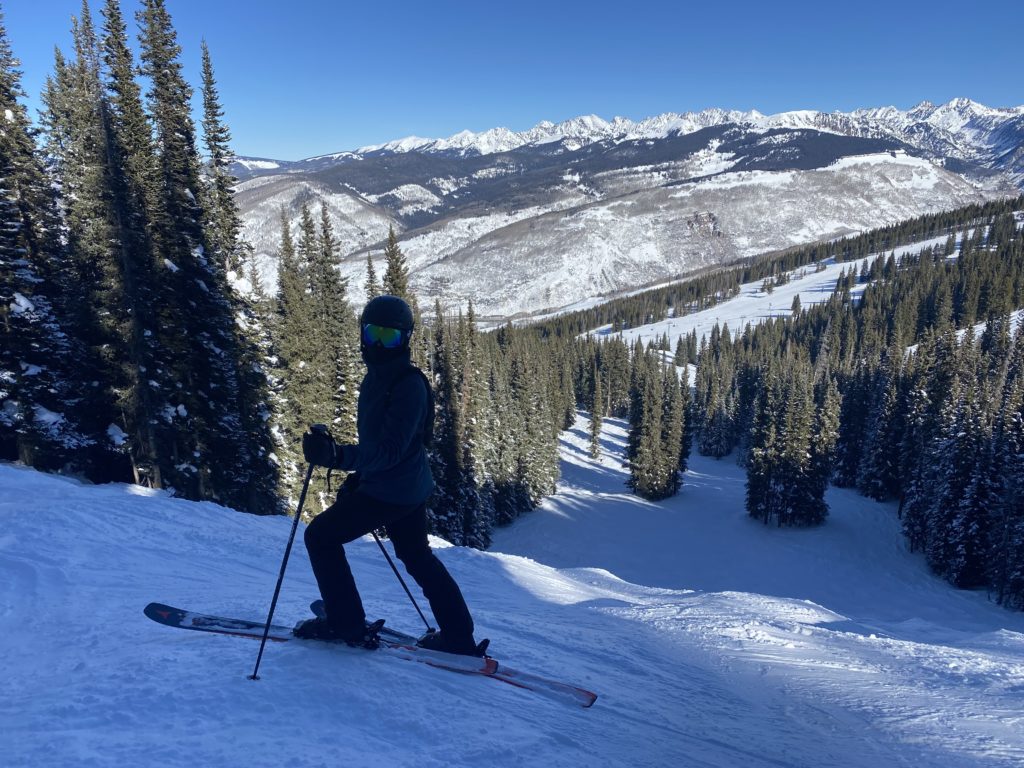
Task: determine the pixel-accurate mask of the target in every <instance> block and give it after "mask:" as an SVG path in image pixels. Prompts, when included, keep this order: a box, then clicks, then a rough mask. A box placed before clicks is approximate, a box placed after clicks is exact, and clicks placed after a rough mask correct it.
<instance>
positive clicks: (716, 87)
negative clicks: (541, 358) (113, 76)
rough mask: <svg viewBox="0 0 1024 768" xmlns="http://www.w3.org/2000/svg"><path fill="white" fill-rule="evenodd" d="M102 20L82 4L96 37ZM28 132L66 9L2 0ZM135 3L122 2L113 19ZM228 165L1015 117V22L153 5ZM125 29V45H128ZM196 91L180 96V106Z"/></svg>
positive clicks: (953, 16) (749, 6)
mask: <svg viewBox="0 0 1024 768" xmlns="http://www.w3.org/2000/svg"><path fill="white" fill-rule="evenodd" d="M102 4H103V0H91V5H92V8H93V12H94V14H95V15H96V17H97V20H99V9H100V7H101V6H102ZM0 7H2V8H3V12H4V16H5V21H6V25H7V30H8V34H9V37H10V39H11V44H12V46H13V48H14V51H15V54H16V55H17V56H18V57H19V58H20V59H21V60H22V69H23V70H24V85H25V88H26V90H27V91H28V93H29V96H30V99H31V106H32V108H33V114H34V113H35V108H36V107H37V105H38V95H39V92H40V90H41V88H42V85H43V82H44V80H45V78H46V75H47V74H48V73H49V72H50V70H51V69H52V65H53V47H54V45H59V46H61V48H63V49H64V50H65V51H67V50H68V48H69V37H70V36H69V31H68V30H69V28H70V21H69V20H70V17H71V15H72V14H76V13H78V11H79V9H80V7H81V0H31V1H30V0H0ZM137 7H138V2H137V0H122V9H123V11H124V13H125V16H126V17H127V18H129V19H131V16H132V14H133V12H134V10H135V9H136V8H137ZM167 7H168V9H169V10H170V13H171V15H172V18H173V19H174V23H175V27H176V29H177V31H178V36H179V42H180V43H181V45H182V48H183V61H184V63H185V65H186V72H187V74H188V76H189V78H190V80H191V81H192V82H193V84H195V85H198V69H199V66H198V65H199V44H200V40H201V39H202V38H204V37H205V39H206V40H207V42H208V44H209V46H210V49H211V54H212V56H213V63H214V68H215V71H216V74H217V80H218V86H219V89H220V92H221V98H222V101H223V103H224V107H225V111H226V119H227V122H228V124H229V126H230V127H231V130H232V133H233V136H234V142H233V145H234V149H235V151H236V152H238V153H239V154H244V155H258V156H263V157H273V158H277V159H286V160H293V159H299V158H302V157H309V156H312V155H317V154H325V153H328V152H334V151H340V150H345V149H354V148H356V147H359V146H362V145H366V144H375V143H381V142H384V141H388V140H390V139H395V138H400V137H403V136H407V135H418V136H427V137H442V136H449V135H451V134H453V133H456V132H458V131H460V130H463V129H469V130H473V131H481V130H485V129H487V128H493V127H495V126H499V125H501V126H506V127H508V128H510V129H512V130H524V129H526V128H529V127H531V126H533V125H535V124H536V123H538V122H539V121H541V120H552V121H555V122H557V121H559V120H564V119H567V118H570V117H575V116H577V115H581V114H591V113H593V114H597V115H600V116H601V117H604V118H606V119H610V118H612V117H614V116H615V115H623V116H625V117H630V118H633V119H638V118H642V117H647V116H650V115H655V114H659V113H662V112H669V111H675V112H683V111H687V110H699V109H703V108H706V107H723V108H726V109H758V110H760V111H762V112H765V113H772V112H779V111H783V110H789V109H820V110H834V109H840V110H848V109H854V108H857V107H864V106H882V105H888V104H893V105H895V106H898V107H901V108H907V107H910V106H912V105H914V104H916V103H918V102H919V101H922V100H925V99H927V100H929V101H933V102H942V101H948V100H949V99H951V98H954V97H957V96H968V97H970V98H973V99H975V100H976V101H980V102H982V103H984V104H988V105H990V106H1017V105H1020V104H1024V60H1022V58H1021V53H1020V51H1021V46H1022V39H1021V30H1022V29H1024V2H1021V0H980V1H979V2H975V3H971V4H967V3H964V2H962V1H961V2H949V1H948V0H931V1H926V0H913V1H912V2H908V1H906V0H888V2H879V1H878V0H860V1H859V2H856V3H849V4H847V3H829V2H822V1H821V0H816V1H815V2H803V1H800V2H785V0H778V1H777V2H774V3H765V2H747V1H746V0H735V1H734V2H721V3H712V2H707V1H704V2H700V3H690V2H686V0H676V1H675V2H661V1H659V2H644V1H643V0H634V1H633V2H630V1H629V0H620V1H619V2H604V0H590V1H589V2H578V1H577V0H547V1H546V2H538V1H537V0H518V1H517V2H515V3H500V4H499V3H489V2H482V1H480V0H478V1H477V2H455V1H454V0H430V2H425V1H424V0H419V1H418V2H407V1H406V0H388V2H386V3H381V4H378V3H366V2H359V3H356V2H340V1H339V0H289V1H288V2H285V0H273V1H271V0H167ZM135 29H136V27H135V24H134V21H131V22H130V23H129V30H130V31H131V32H133V33H134V31H135ZM197 90H198V89H197Z"/></svg>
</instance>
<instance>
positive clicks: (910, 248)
mask: <svg viewBox="0 0 1024 768" xmlns="http://www.w3.org/2000/svg"><path fill="white" fill-rule="evenodd" d="M947 240H948V236H946V235H943V236H941V237H936V238H932V239H930V240H925V241H922V242H918V243H914V244H911V245H906V246H901V247H898V248H894V249H892V250H889V251H886V252H885V253H883V254H877V253H876V254H871V255H870V256H866V257H864V258H863V259H856V260H853V261H844V262H836V261H831V260H829V261H826V262H823V265H824V270H823V271H821V272H816V271H815V270H816V266H815V265H814V264H810V265H808V266H806V267H801V268H800V269H797V270H795V271H793V272H790V273H789V276H790V279H789V282H788V283H785V284H783V285H778V286H775V287H774V289H773V290H772V292H771V293H766V292H764V291H762V290H761V286H762V284H763V283H764V281H763V280H757V281H755V282H752V283H745V284H743V285H742V286H740V292H739V295H737V296H735V297H733V298H731V299H729V300H727V301H723V302H722V303H720V304H718V305H716V306H713V307H709V308H708V309H704V310H701V311H699V312H693V313H690V314H683V315H679V316H678V317H670V318H668V319H666V320H661V321H659V322H657V323H650V324H647V325H641V326H637V327H635V328H630V329H628V330H625V331H621V332H620V333H619V335H620V336H621V338H622V339H623V340H624V341H625V342H626V343H627V344H629V345H632V344H633V343H634V342H635V341H636V339H638V338H639V339H642V340H643V342H644V343H645V344H646V343H647V342H649V341H655V342H657V341H659V340H661V338H662V336H663V335H665V334H668V337H669V342H670V343H671V344H672V349H673V350H675V345H676V342H677V341H678V339H679V337H680V336H686V335H688V334H689V333H691V332H692V331H696V333H697V341H698V343H699V342H700V339H701V337H703V336H710V335H711V330H712V329H713V328H714V327H715V325H716V324H717V325H719V326H725V325H728V326H729V332H730V333H731V334H733V336H734V337H735V336H736V335H737V334H740V333H742V332H743V328H744V327H746V325H747V324H748V323H749V324H751V325H759V324H761V323H763V322H764V321H765V320H769V319H771V318H773V317H787V316H789V315H790V314H791V311H792V306H793V299H794V297H796V296H799V297H800V306H801V308H802V309H807V308H808V307H810V306H813V305H814V304H821V303H824V302H826V301H828V300H829V298H830V297H831V296H832V293H833V292H834V291H835V287H836V283H837V282H838V280H839V275H840V274H841V273H842V272H843V271H845V272H846V273H847V274H849V273H850V270H851V269H852V270H855V271H856V273H857V274H859V273H860V270H861V267H862V266H863V265H865V264H866V265H868V266H870V265H871V263H872V262H874V260H875V259H877V258H879V256H882V257H888V256H889V255H890V254H892V253H895V255H896V258H897V259H899V258H901V257H903V256H905V255H907V254H912V253H918V252H920V251H922V250H924V249H926V248H941V247H943V246H944V245H945V244H946V241H947ZM865 287H866V286H865V285H864V284H859V285H856V286H854V288H853V289H852V290H851V291H850V294H851V296H853V297H857V296H859V295H860V294H861V293H863V292H864V288H865ZM610 332H611V326H604V327H602V328H599V329H596V330H595V331H594V333H598V334H602V335H607V334H609V333H610Z"/></svg>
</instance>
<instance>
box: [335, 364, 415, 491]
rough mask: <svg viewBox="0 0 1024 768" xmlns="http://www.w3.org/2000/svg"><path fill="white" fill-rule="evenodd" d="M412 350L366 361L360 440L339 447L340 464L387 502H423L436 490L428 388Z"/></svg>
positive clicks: (361, 486) (360, 486) (359, 424)
mask: <svg viewBox="0 0 1024 768" xmlns="http://www.w3.org/2000/svg"><path fill="white" fill-rule="evenodd" d="M413 368H414V366H413V364H412V362H411V361H410V359H409V354H408V352H406V353H405V354H403V355H401V356H399V357H397V358H396V359H394V360H388V361H386V362H383V363H371V364H369V365H367V373H366V376H365V378H363V383H362V385H361V386H360V387H359V414H358V417H357V421H356V426H357V431H358V434H359V443H358V444H357V445H345V446H342V447H341V450H339V451H338V458H339V462H338V464H337V468H338V469H344V470H348V471H355V472H358V473H359V490H360V491H361V492H363V493H365V494H366V495H367V496H370V497H372V498H375V499H379V500H380V501H383V502H386V503H388V504H409V505H419V504H422V503H423V502H424V501H426V500H427V498H428V497H429V496H430V494H431V493H432V492H433V490H434V478H433V476H432V475H431V473H430V463H429V462H428V461H427V451H426V447H425V446H424V445H423V430H424V425H425V419H426V416H427V390H426V387H425V386H424V382H423V378H422V377H421V376H420V375H419V374H415V373H412V369H413Z"/></svg>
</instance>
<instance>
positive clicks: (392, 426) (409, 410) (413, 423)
mask: <svg viewBox="0 0 1024 768" xmlns="http://www.w3.org/2000/svg"><path fill="white" fill-rule="evenodd" d="M426 410H427V390H426V388H425V387H424V385H423V379H422V378H421V377H420V376H405V377H404V378H402V379H401V380H400V381H399V382H397V383H396V384H395V386H394V389H392V390H391V400H390V402H389V403H388V407H387V411H386V412H385V414H384V424H383V426H382V427H381V430H380V434H379V436H378V439H377V440H376V441H374V442H373V443H370V444H362V445H346V446H342V448H343V450H339V451H338V453H339V458H340V459H341V463H340V464H339V466H338V469H344V470H347V471H353V470H355V471H357V472H380V471H382V470H386V469H390V468H391V467H393V466H395V465H396V464H398V463H399V462H400V461H401V460H402V457H403V456H405V454H406V452H407V451H408V450H409V445H410V444H411V443H412V441H413V440H416V439H418V438H419V435H420V429H421V425H422V424H423V417H424V415H425V414H426Z"/></svg>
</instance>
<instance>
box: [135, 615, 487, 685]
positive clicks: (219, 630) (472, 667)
mask: <svg viewBox="0 0 1024 768" xmlns="http://www.w3.org/2000/svg"><path fill="white" fill-rule="evenodd" d="M143 613H145V614H146V616H147V617H149V618H150V619H152V620H153V621H155V622H157V623H158V624H163V625H165V626H168V627H177V628H179V629H191V630H195V631H198V632H211V633H213V634H218V635H231V636H233V637H249V638H252V639H254V640H261V639H262V638H263V632H264V629H265V628H266V623H265V622H262V621H249V620H247V619H234V618H228V617H226V616H212V615H210V614H205V613H196V612H194V611H186V610H184V609H182V608H175V607H173V606H170V605H164V604H163V603H150V604H149V605H147V606H146V607H145V609H144V610H143ZM267 639H268V640H273V641H275V642H289V641H296V642H310V641H307V640H300V639H299V638H297V637H295V636H294V635H292V630H291V627H286V626H284V625H281V624H271V625H270V632H269V634H268V635H267ZM380 641H381V645H380V650H382V651H384V652H385V653H387V654H389V655H392V656H397V657H399V658H402V659H407V660H409V661H416V662H420V663H421V664H427V665H429V666H431V667H436V668H438V669H447V670H450V671H452V672H462V673H466V674H479V675H490V674H491V673H493V672H494V671H495V670H496V669H497V667H498V663H497V662H496V661H494V659H489V658H477V657H475V656H456V655H454V654H451V653H441V652H438V651H429V650H427V649H425V648H418V647H416V643H415V638H413V640H412V642H411V643H410V642H407V641H402V640H398V639H395V638H393V637H388V636H386V635H385V634H384V633H383V631H382V633H381V636H380Z"/></svg>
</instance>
